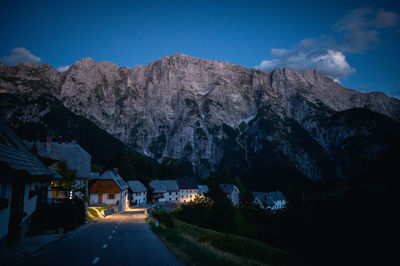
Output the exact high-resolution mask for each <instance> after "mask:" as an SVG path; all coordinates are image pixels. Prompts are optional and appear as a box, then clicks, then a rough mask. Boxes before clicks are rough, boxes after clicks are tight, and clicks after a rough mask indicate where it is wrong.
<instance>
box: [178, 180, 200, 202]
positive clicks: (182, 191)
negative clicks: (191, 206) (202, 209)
mask: <svg viewBox="0 0 400 266" xmlns="http://www.w3.org/2000/svg"><path fill="white" fill-rule="evenodd" d="M176 182H177V183H178V187H179V202H180V203H187V202H190V201H192V200H194V198H195V196H198V195H199V187H198V184H197V182H196V179H195V178H193V177H183V178H177V179H176Z"/></svg>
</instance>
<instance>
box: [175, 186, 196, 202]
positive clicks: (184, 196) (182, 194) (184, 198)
mask: <svg viewBox="0 0 400 266" xmlns="http://www.w3.org/2000/svg"><path fill="white" fill-rule="evenodd" d="M196 195H199V190H198V189H181V190H179V202H180V203H185V202H190V201H192V200H194V198H195V197H196Z"/></svg>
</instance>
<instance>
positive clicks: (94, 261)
mask: <svg viewBox="0 0 400 266" xmlns="http://www.w3.org/2000/svg"><path fill="white" fill-rule="evenodd" d="M99 259H100V258H99V257H96V258H94V259H93V261H92V264H96V263H97V262H98V261H99Z"/></svg>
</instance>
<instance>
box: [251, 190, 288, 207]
mask: <svg viewBox="0 0 400 266" xmlns="http://www.w3.org/2000/svg"><path fill="white" fill-rule="evenodd" d="M252 194H253V196H254V197H256V198H258V199H259V200H260V201H261V202H262V203H263V204H265V205H267V206H273V205H275V202H276V201H278V200H286V198H285V196H284V195H283V194H282V192H280V191H278V190H277V191H273V192H252Z"/></svg>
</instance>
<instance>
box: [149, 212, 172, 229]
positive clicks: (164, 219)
mask: <svg viewBox="0 0 400 266" xmlns="http://www.w3.org/2000/svg"><path fill="white" fill-rule="evenodd" d="M153 217H154V218H155V219H156V220H158V221H159V222H160V223H162V224H163V225H164V226H166V227H168V228H173V227H174V221H173V220H172V217H171V214H169V213H167V212H165V211H159V212H153Z"/></svg>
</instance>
